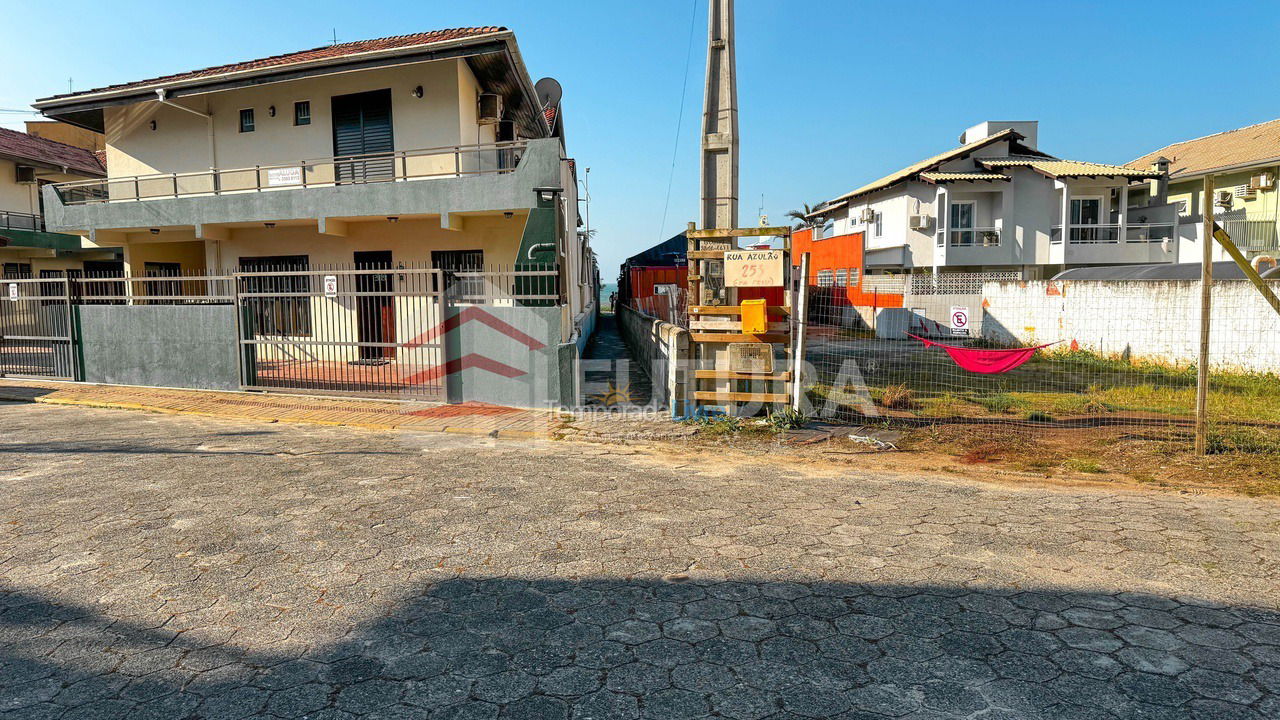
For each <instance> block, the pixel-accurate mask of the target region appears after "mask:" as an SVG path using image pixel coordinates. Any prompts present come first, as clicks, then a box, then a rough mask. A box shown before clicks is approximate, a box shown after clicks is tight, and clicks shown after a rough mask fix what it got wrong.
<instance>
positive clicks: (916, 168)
mask: <svg viewBox="0 0 1280 720" xmlns="http://www.w3.org/2000/svg"><path fill="white" fill-rule="evenodd" d="M1021 138H1022V135H1020V134H1019V133H1017V132H1016V131H1014V130H1012V129H1009V130H1001V131H1000V132H998V133H992V134H991V135H989V136H987V137H984V138H982V139H980V140H975V141H973V142H971V143H968V144H965V145H961V146H960V147H957V148H952V149H950V150H948V151H946V152H944V153H941V154H938V155H934V156H933V157H930V158H925V159H924V160H921V161H920V162H918V163H915V164H914V165H908V166H906V167H904V168H902V169H901V170H898V171H897V172H894V173H890V174H889V175H885V176H884V177H882V178H880V179H879V180H876V181H874V182H869V183H867V184H866V185H863V186H862V187H860V188H858V189H857V190H854V191H853V192H849V193H845V194H844V195H841V196H840V197H838V198H836V199H835V200H832V201H830V202H827V203H823V204H822V205H820V206H819V207H818V209H817V210H815V211H814V212H812V213H810V214H809V215H807V216H806V217H814V216H816V215H820V214H822V213H824V212H828V211H830V210H834V209H835V208H838V207H840V206H842V205H844V204H845V202H846V201H848V200H851V199H853V198H855V197H858V196H860V195H866V194H868V193H873V192H875V191H877V190H883V189H884V188H887V187H889V186H890V185H895V184H897V183H900V182H902V181H904V180H908V179H910V178H912V177H913V176H915V174H916V173H919V172H924V171H926V170H932V169H934V168H936V167H938V166H939V165H942V164H943V163H945V162H947V161H948V160H953V159H955V158H958V157H960V156H962V155H964V154H966V153H970V152H973V151H974V150H977V149H979V148H982V147H985V146H987V145H990V144H992V143H996V142H1000V141H1002V140H1019V139H1021Z"/></svg>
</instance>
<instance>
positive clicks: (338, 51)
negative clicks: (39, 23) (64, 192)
mask: <svg viewBox="0 0 1280 720" xmlns="http://www.w3.org/2000/svg"><path fill="white" fill-rule="evenodd" d="M506 30H507V28H505V27H499V26H487V27H469V28H449V29H447V30H433V31H431V32H422V33H414V34H411V35H396V36H393V37H385V38H375V39H373V40H359V41H356V42H349V43H339V44H337V45H325V46H323V47H318V48H311V49H310V50H300V51H298V52H292V53H286V54H284V55H272V56H270V57H265V58H259V59H257V60H248V61H245V62H238V63H230V64H227V65H216V66H213V67H207V68H203V69H201V70H190V71H188V72H182V73H176V74H173V75H162V76H160V77H154V78H151V79H148V80H138V81H135V82H128V83H120V84H116V85H107V86H105V87H100V88H94V89H92V90H81V91H79V92H74V93H63V94H61V95H52V96H50V97H47V98H41V99H40V100H38V101H37V102H45V101H48V100H60V99H63V98H72V97H79V96H81V95H89V94H93V93H100V92H107V91H113V90H126V89H129V88H134V87H146V86H148V85H157V84H171V83H176V82H181V81H184V80H194V79H197V78H205V77H214V76H218V75H228V74H230V73H237V72H244V71H247V70H260V69H265V68H275V67H281V66H285V65H297V64H300V63H309V62H314V61H317V60H331V59H337V58H342V57H347V56H349V55H358V54H361V53H368V52H377V51H380V50H397V49H400V48H410V47H416V46H419V45H430V44H433V43H439V42H446V41H449V40H461V39H464V38H469V37H478V36H481V35H489V34H492V33H497V32H505V31H506Z"/></svg>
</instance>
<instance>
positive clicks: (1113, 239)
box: [1049, 223, 1177, 245]
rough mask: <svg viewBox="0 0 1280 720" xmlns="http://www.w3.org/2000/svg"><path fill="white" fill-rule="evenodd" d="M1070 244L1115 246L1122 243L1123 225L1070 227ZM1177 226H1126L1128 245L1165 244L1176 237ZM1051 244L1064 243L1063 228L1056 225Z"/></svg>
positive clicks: (1090, 224)
mask: <svg viewBox="0 0 1280 720" xmlns="http://www.w3.org/2000/svg"><path fill="white" fill-rule="evenodd" d="M1067 227H1068V230H1069V232H1068V235H1067V239H1068V242H1069V243H1070V244H1072V245H1115V244H1118V243H1119V242H1120V237H1121V225H1120V224H1119V223H1106V224H1096V223H1082V224H1077V225H1068V226H1067ZM1176 233H1177V225H1176V224H1174V223H1129V224H1127V225H1125V226H1124V241H1125V242H1126V243H1145V242H1164V241H1165V240H1172V239H1174V237H1175V236H1176ZM1049 242H1051V243H1053V244H1055V245H1056V244H1058V243H1060V242H1062V226H1061V225H1054V226H1053V228H1052V230H1051V232H1050V234H1049Z"/></svg>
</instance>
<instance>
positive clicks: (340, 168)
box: [333, 90, 395, 183]
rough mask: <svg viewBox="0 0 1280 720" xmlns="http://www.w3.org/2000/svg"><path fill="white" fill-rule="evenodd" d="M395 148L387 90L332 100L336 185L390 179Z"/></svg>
mask: <svg viewBox="0 0 1280 720" xmlns="http://www.w3.org/2000/svg"><path fill="white" fill-rule="evenodd" d="M394 149H395V143H394V141H393V139H392V135H391V91H390V90H374V91H373V92H364V93H356V94H354V95H339V96H337V97H335V98H333V154H334V155H335V156H336V157H337V158H338V163H337V175H338V182H353V183H356V182H370V181H376V180H390V179H392V178H393V177H394V169H395V165H394V161H393V160H392V158H391V152H392V151H393V150H394ZM348 158H349V160H347V159H348Z"/></svg>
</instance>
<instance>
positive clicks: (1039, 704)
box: [0, 404, 1280, 720]
mask: <svg viewBox="0 0 1280 720" xmlns="http://www.w3.org/2000/svg"><path fill="white" fill-rule="evenodd" d="M1278 510H1280V507H1278V506H1277V504H1276V503H1274V502H1271V501H1262V500H1253V499H1247V498H1219V497H1197V496H1191V495H1178V494H1172V493H1158V492H1150V493H1135V492H1125V491H1116V490H1111V489H1107V488H1088V489H1078V488H1077V489H1059V488H1045V487H1012V486H1009V485H995V484H991V485H985V484H973V483H964V482H958V481H952V480H948V479H946V478H930V477H901V476H898V477H890V476H874V477H873V476H863V475H858V474H852V475H851V474H849V473H847V472H836V471H834V470H824V469H822V468H816V469H815V468H808V469H802V468H793V467H786V466H783V465H780V464H777V463H776V462H772V461H769V460H767V459H765V460H762V459H760V458H758V457H757V458H746V457H719V458H715V457H704V458H699V457H696V456H681V457H678V458H667V457H662V456H660V455H654V454H649V453H647V452H646V451H643V450H636V449H634V448H617V447H608V446H593V445H576V444H570V443H532V442H515V441H481V440H475V439H462V438H459V439H454V438H450V437H447V436H444V435H440V434H432V435H411V434H405V433H401V434H396V433H387V432H382V433H379V432H372V431H359V430H352V429H344V428H322V427H303V426H285V425H266V424H250V423H235V422H231V421H222V420H213V419H199V418H187V417H172V416H158V415H148V414H143V413H131V412H123V411H109V410H89V409H81V408H63V407H51V406H39V405H16V404H10V405H0V717H3V718H23V719H24V720H27V719H31V718H92V719H93V720H108V719H109V718H204V719H209V720H212V719H213V718H239V717H280V718H304V717H305V718H349V717H382V718H423V717H428V718H457V719H462V718H498V717H501V718H570V717H572V718H636V717H646V718H663V719H667V718H684V717H688V718H700V717H715V716H719V717H725V718H739V719H742V720H748V719H752V718H778V719H781V718H800V717H808V718H825V717H839V718H844V719H846V720H854V719H855V718H857V719H859V720H866V719H867V718H884V717H906V718H913V719H917V720H923V719H926V718H969V717H973V718H984V719H992V720H994V719H996V718H1024V719H1025V718H1090V719H1092V720H1096V719H1097V718H1113V717H1114V718H1147V719H1151V718H1188V717H1191V718H1275V717H1280V609H1278V607H1277V605H1278V604H1280V579H1278V574H1277V562H1278V561H1280V512H1278Z"/></svg>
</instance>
